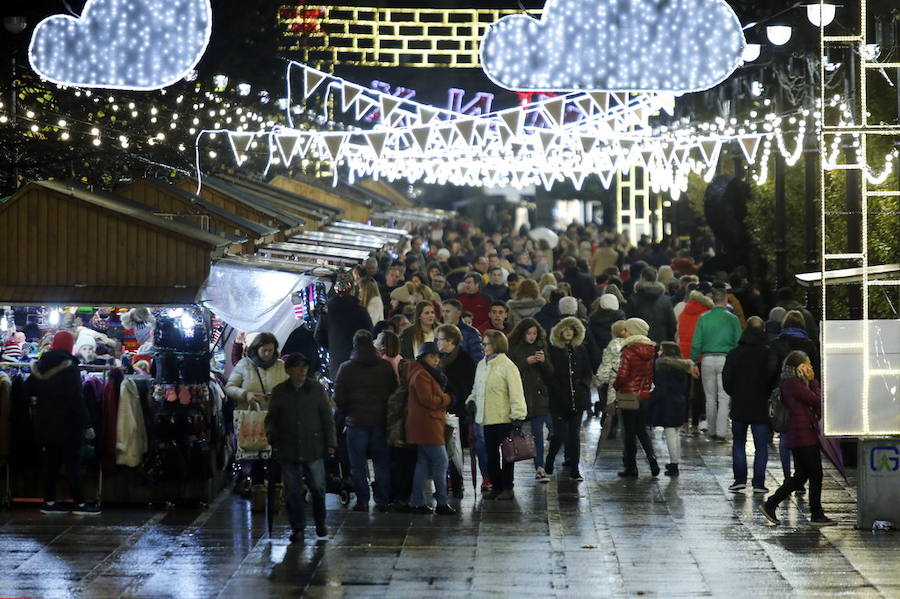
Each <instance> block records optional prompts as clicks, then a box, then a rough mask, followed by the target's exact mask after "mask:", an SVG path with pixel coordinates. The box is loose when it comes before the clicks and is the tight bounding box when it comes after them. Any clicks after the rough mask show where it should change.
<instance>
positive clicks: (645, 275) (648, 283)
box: [625, 266, 677, 343]
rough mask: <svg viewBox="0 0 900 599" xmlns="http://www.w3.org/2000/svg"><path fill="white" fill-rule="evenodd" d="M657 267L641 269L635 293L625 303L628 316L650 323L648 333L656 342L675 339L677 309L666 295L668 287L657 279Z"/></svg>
mask: <svg viewBox="0 0 900 599" xmlns="http://www.w3.org/2000/svg"><path fill="white" fill-rule="evenodd" d="M656 276H657V275H656V269H655V268H653V267H651V266H648V267H647V268H645V269H643V270H642V271H641V277H640V279H641V280H640V281H638V283H637V284H636V285H635V286H634V294H633V295H632V296H631V299H629V300H628V303H627V304H625V314H626V315H627V316H628V318H640V319H642V320H644V321H646V322H647V324H649V325H650V333H649V334H648V335H647V336H648V337H650V339H651V340H652V341H653V342H655V343H661V342H663V341H675V328H676V326H677V321H676V320H675V311H674V309H673V308H672V300H671V299H669V296H667V295H666V287H665V285H663V284H662V283H659V282H658V281H657V280H656Z"/></svg>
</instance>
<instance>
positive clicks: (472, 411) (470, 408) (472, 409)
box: [466, 401, 478, 418]
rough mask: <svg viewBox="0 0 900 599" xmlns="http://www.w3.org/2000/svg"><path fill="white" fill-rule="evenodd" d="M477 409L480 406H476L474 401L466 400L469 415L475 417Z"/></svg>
mask: <svg viewBox="0 0 900 599" xmlns="http://www.w3.org/2000/svg"><path fill="white" fill-rule="evenodd" d="M477 410H478V408H477V407H476V406H475V402H474V401H467V402H466V412H468V414H469V416H471V417H472V418H475V412H476V411H477Z"/></svg>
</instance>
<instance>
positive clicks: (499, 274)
mask: <svg viewBox="0 0 900 599" xmlns="http://www.w3.org/2000/svg"><path fill="white" fill-rule="evenodd" d="M488 277H489V278H488V284H487V285H485V286H484V288H483V289H482V290H481V293H483V294H484V295H486V296H487V297H488V298H490V299H491V300H493V301H501V302H505V301H508V300H509V287H507V286H506V282H505V281H504V280H503V269H502V268H500V267H499V266H494V267H492V268H490V269H489V270H488Z"/></svg>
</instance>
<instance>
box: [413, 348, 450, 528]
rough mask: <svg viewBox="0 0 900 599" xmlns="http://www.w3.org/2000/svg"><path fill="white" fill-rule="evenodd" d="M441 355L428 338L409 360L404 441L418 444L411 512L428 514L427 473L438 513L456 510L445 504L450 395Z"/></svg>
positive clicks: (445, 513)
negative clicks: (446, 390)
mask: <svg viewBox="0 0 900 599" xmlns="http://www.w3.org/2000/svg"><path fill="white" fill-rule="evenodd" d="M440 364H441V354H440V352H438V347H437V345H436V344H435V343H433V342H431V341H427V342H425V343H423V344H422V345H421V347H420V348H419V355H418V357H417V358H416V361H415V362H410V363H409V367H408V370H407V377H408V380H409V399H408V400H407V403H406V442H407V443H409V444H410V445H416V446H418V451H419V453H418V458H417V459H416V472H415V474H414V475H413V489H412V496H411V497H410V503H411V504H412V505H413V511H415V512H416V513H419V514H430V513H431V512H432V509H431V507H429V506H428V505H426V504H425V482H426V480H427V479H428V476H429V475H430V476H431V478H432V479H433V480H434V491H435V496H436V499H437V507H436V508H435V509H434V510H433V511H435V512H436V513H438V514H442V515H450V514H454V513H456V510H454V509H453V508H452V507H450V506H449V505H448V504H447V464H448V459H447V450H446V448H445V441H446V440H445V438H444V425H445V422H446V417H447V407H449V405H450V396H449V395H447V394H446V393H445V392H444V389H445V388H446V387H447V377H446V376H444V373H443V372H441V370H440Z"/></svg>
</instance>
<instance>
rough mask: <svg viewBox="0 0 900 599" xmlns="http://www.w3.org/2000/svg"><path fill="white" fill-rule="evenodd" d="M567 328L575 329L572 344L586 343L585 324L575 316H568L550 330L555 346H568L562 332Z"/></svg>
mask: <svg viewBox="0 0 900 599" xmlns="http://www.w3.org/2000/svg"><path fill="white" fill-rule="evenodd" d="M567 328H573V329H575V337H573V338H572V345H574V346H576V347H577V346H579V345H581V344H582V343H584V334H585V333H584V324H582V322H581V321H580V320H578V319H577V318H575V317H574V316H569V317H568V318H563V319H562V320H560V321H559V322H558V323H557V324H556V326H554V327H553V329H552V330H551V331H550V343H551V344H552V345H553V347H558V348H560V349H562V348H564V347H565V346H566V342H565V341H563V338H562V332H563V329H567Z"/></svg>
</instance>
